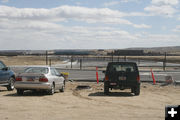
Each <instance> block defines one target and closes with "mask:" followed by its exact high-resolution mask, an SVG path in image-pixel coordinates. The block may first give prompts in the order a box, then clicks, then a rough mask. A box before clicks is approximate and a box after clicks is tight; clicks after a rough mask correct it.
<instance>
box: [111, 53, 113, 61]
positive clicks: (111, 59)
mask: <svg viewBox="0 0 180 120" xmlns="http://www.w3.org/2000/svg"><path fill="white" fill-rule="evenodd" d="M113 56H114V53H113V52H112V56H111V60H112V62H113Z"/></svg>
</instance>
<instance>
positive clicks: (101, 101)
mask: <svg viewBox="0 0 180 120" xmlns="http://www.w3.org/2000/svg"><path fill="white" fill-rule="evenodd" d="M77 85H89V86H91V89H87V90H76V89H75V88H76V87H77ZM179 95H180V86H173V85H169V86H164V87H162V86H160V85H151V84H147V83H142V84H141V94H140V96H133V95H132V94H131V93H130V90H126V92H125V91H120V90H113V93H111V94H110V95H109V96H105V95H104V94H103V83H100V84H99V85H97V84H96V83H82V82H81V83H78V82H67V85H66V89H65V92H64V93H59V92H58V91H57V92H56V93H55V94H54V95H53V96H50V95H46V94H44V93H32V92H27V93H25V95H24V96H17V94H16V91H15V90H14V91H12V92H8V91H6V88H3V87H0V101H1V102H0V119H1V120H72V119H73V120H164V117H165V106H166V105H177V104H179V103H180V96H179Z"/></svg>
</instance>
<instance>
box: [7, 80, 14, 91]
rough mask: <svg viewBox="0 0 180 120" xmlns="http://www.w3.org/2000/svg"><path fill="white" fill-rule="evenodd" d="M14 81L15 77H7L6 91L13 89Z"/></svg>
mask: <svg viewBox="0 0 180 120" xmlns="http://www.w3.org/2000/svg"><path fill="white" fill-rule="evenodd" d="M14 82H15V79H14V78H13V77H11V78H10V79H9V85H8V86H7V90H8V91H12V90H14Z"/></svg>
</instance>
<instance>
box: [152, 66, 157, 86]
mask: <svg viewBox="0 0 180 120" xmlns="http://www.w3.org/2000/svg"><path fill="white" fill-rule="evenodd" d="M151 75H152V79H153V84H154V85H155V84H156V80H155V77H154V73H153V71H152V68H151Z"/></svg>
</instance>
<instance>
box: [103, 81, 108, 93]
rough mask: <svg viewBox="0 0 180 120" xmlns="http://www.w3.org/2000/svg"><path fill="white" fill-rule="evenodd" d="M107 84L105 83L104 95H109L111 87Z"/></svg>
mask: <svg viewBox="0 0 180 120" xmlns="http://www.w3.org/2000/svg"><path fill="white" fill-rule="evenodd" d="M106 84H107V83H104V94H105V95H108V94H109V86H108V85H106Z"/></svg>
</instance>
